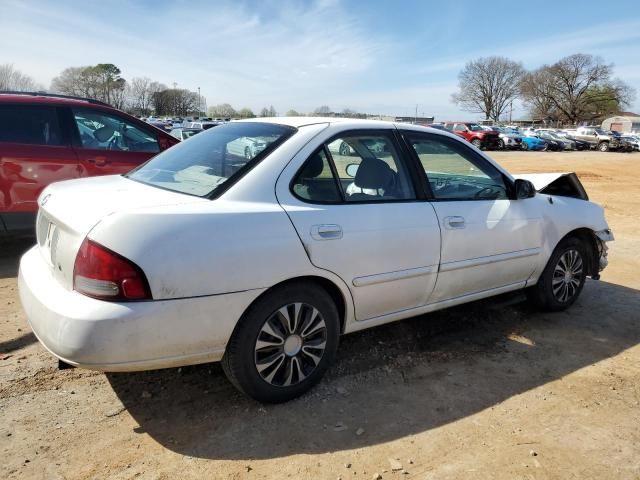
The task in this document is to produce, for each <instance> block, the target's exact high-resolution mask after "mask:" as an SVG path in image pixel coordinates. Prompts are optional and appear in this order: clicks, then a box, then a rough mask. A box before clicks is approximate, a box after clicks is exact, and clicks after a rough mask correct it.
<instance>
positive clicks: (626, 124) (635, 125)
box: [602, 115, 640, 133]
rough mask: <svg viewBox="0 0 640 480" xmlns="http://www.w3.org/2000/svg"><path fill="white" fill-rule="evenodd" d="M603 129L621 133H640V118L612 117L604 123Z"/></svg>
mask: <svg viewBox="0 0 640 480" xmlns="http://www.w3.org/2000/svg"><path fill="white" fill-rule="evenodd" d="M602 129H603V130H613V131H614V132H621V133H640V117H637V116H636V117H633V116H627V115H622V116H618V117H610V118H607V119H606V120H604V121H603V122H602Z"/></svg>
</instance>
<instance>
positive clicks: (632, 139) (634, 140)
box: [622, 135, 640, 152]
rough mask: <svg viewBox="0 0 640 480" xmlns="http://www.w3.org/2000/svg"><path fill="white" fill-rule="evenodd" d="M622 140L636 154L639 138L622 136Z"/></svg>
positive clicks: (639, 144)
mask: <svg viewBox="0 0 640 480" xmlns="http://www.w3.org/2000/svg"><path fill="white" fill-rule="evenodd" d="M622 139H623V140H624V141H626V142H628V143H629V144H630V145H631V146H632V147H633V150H635V151H636V152H637V151H638V150H640V136H635V135H623V136H622Z"/></svg>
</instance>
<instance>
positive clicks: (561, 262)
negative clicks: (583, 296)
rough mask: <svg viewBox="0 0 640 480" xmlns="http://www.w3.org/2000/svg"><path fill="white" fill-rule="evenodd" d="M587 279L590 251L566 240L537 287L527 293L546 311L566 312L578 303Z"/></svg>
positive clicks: (549, 263)
mask: <svg viewBox="0 0 640 480" xmlns="http://www.w3.org/2000/svg"><path fill="white" fill-rule="evenodd" d="M586 278H587V249H586V248H585V245H584V243H583V242H582V241H580V240H579V239H578V238H567V239H565V240H563V241H562V242H560V243H559V244H558V246H557V247H556V249H555V250H554V251H553V254H552V255H551V258H550V259H549V262H548V263H547V266H546V267H545V269H544V271H543V272H542V275H540V278H539V279H538V283H537V284H536V285H535V286H533V287H531V288H529V289H527V290H528V291H527V294H528V297H529V300H531V301H532V302H533V303H534V304H535V305H536V306H538V307H541V308H543V309H544V310H551V311H559V310H564V309H566V308H568V307H569V306H571V305H572V304H573V302H575V301H576V299H577V298H578V296H579V295H580V292H582V288H583V287H584V282H585V280H586Z"/></svg>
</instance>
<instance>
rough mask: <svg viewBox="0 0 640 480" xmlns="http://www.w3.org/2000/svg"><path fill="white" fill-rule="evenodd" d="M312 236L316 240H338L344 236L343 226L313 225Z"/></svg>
mask: <svg viewBox="0 0 640 480" xmlns="http://www.w3.org/2000/svg"><path fill="white" fill-rule="evenodd" d="M311 238H313V239H315V240H338V239H340V238H342V227H341V226H340V225H333V224H329V225H313V226H312V227H311Z"/></svg>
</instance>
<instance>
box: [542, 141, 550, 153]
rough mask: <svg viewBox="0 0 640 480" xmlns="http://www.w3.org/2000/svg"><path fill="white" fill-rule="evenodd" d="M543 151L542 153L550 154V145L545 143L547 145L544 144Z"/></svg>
mask: <svg viewBox="0 0 640 480" xmlns="http://www.w3.org/2000/svg"><path fill="white" fill-rule="evenodd" d="M541 151H542V152H548V151H549V144H548V143H545V144H544V147H542V149H541Z"/></svg>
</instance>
